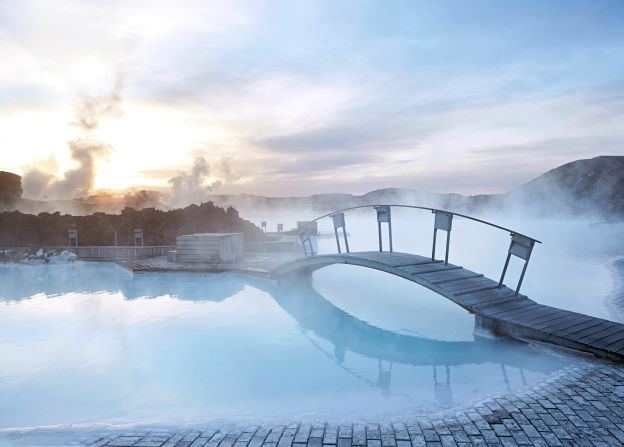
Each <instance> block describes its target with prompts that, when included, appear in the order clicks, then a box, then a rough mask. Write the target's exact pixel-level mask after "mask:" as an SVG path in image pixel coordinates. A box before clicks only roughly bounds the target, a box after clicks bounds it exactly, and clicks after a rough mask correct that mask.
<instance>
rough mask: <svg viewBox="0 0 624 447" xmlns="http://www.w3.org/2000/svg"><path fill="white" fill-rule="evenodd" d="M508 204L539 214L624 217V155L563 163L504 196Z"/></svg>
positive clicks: (503, 198) (504, 200)
mask: <svg viewBox="0 0 624 447" xmlns="http://www.w3.org/2000/svg"><path fill="white" fill-rule="evenodd" d="M502 200H503V202H504V203H505V204H506V205H507V206H522V207H526V208H528V209H531V210H533V211H535V212H538V213H556V214H561V213H565V214H588V213H590V214H599V215H613V216H616V215H617V216H624V156H600V157H595V158H591V159H588V160H576V161H573V162H571V163H566V164H565V165H562V166H559V167H558V168H555V169H552V170H550V171H548V172H547V173H545V174H542V175H540V176H539V177H537V178H535V179H533V180H531V181H530V182H528V183H525V184H524V185H522V186H520V187H518V188H516V189H514V190H512V191H510V192H508V193H507V194H505V195H504V196H503V197H502Z"/></svg>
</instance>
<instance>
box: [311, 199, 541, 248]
mask: <svg viewBox="0 0 624 447" xmlns="http://www.w3.org/2000/svg"><path fill="white" fill-rule="evenodd" d="M378 206H391V207H397V208H413V209H418V210H427V211H431V212H434V213H435V212H439V213H447V214H452V215H454V216H458V217H463V218H464V219H469V220H474V221H475V222H479V223H482V224H485V225H489V226H491V227H494V228H498V229H499V230H504V231H507V232H509V233H510V234H511V235H514V234H515V235H518V236H522V237H525V238H527V239H530V240H532V241H534V242H537V243H538V244H541V243H542V241H539V240H537V239H535V238H533V237H531V236H527V235H526V234H522V233H520V232H518V231H515V230H512V229H510V228H507V227H503V226H501V225H497V224H495V223H492V222H488V221H487V220H483V219H479V218H477V217H472V216H468V215H466V214H461V213H456V212H454V211H447V210H443V209H439V208H429V207H427V206H417V205H395V204H371V205H358V206H351V207H349V208H343V209H341V210H336V211H332V212H331V213H327V214H323V215H322V216H319V217H317V218H315V219H312V220H310V221H308V223H306V224H305V225H304V226H303V228H307V227H308V226H309V225H310V224H312V223H313V222H318V221H319V220H321V219H324V218H326V217H330V216H333V215H334V214H338V213H344V212H345V211H351V210H355V209H360V208H374V207H378Z"/></svg>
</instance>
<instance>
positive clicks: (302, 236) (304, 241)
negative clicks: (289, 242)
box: [299, 228, 314, 256]
mask: <svg viewBox="0 0 624 447" xmlns="http://www.w3.org/2000/svg"><path fill="white" fill-rule="evenodd" d="M299 240H300V241H301V245H303V253H304V254H305V255H306V256H314V245H312V236H311V235H310V231H309V230H308V229H307V228H304V229H303V231H301V232H300V233H299Z"/></svg>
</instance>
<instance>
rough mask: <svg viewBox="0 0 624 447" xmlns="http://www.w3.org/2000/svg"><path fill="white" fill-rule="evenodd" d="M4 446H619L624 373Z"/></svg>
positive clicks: (605, 366)
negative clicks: (283, 416)
mask: <svg viewBox="0 0 624 447" xmlns="http://www.w3.org/2000/svg"><path fill="white" fill-rule="evenodd" d="M4 445H85V446H92V447H103V446H109V447H202V446H203V447H304V446H309V447H350V446H362V447H419V446H472V445H482V446H485V445H497V446H501V445H502V446H516V445H538V446H568V445H570V446H572V445H578V446H612V445H624V368H623V367H621V366H619V365H615V364H612V363H607V362H595V363H594V362H592V363H591V364H590V363H588V364H586V365H582V366H581V367H575V368H570V369H568V370H567V371H566V372H565V373H563V374H562V375H561V376H559V377H557V378H554V379H551V380H548V381H547V382H544V383H542V384H541V385H539V386H537V387H534V388H531V389H530V390H527V391H524V392H521V393H519V394H511V395H504V396H500V397H497V398H492V399H489V400H487V401H485V402H483V403H482V404H479V405H476V406H474V407H468V408H463V409H460V410H457V409H455V410H454V411H452V412H449V413H448V414H446V415H441V416H440V417H439V418H437V419H430V420H423V419H418V420H410V419H406V420H405V421H400V422H395V423H381V424H378V423H366V422H356V423H352V424H332V423H301V424H299V423H292V424H285V425H276V426H251V427H247V428H243V429H231V428H230V429H223V428H222V429H218V428H216V427H215V428H207V429H187V430H179V431H178V430H175V429H174V430H171V429H156V430H155V429H152V430H151V431H141V430H133V431H130V430H123V429H107V430H102V431H94V430H88V431H87V430H82V431H81V430H79V429H74V430H70V429H36V430H31V431H22V432H4V433H2V432H0V446H4Z"/></svg>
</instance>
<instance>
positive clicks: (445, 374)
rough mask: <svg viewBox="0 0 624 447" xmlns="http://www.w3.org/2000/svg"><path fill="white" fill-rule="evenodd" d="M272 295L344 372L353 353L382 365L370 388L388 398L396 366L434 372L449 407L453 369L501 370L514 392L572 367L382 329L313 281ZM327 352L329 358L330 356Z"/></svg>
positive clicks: (509, 343) (292, 283)
mask: <svg viewBox="0 0 624 447" xmlns="http://www.w3.org/2000/svg"><path fill="white" fill-rule="evenodd" d="M259 287H262V285H260V286H259ZM270 291H271V296H273V298H274V299H275V300H276V301H277V303H278V304H279V305H280V306H281V307H282V308H283V309H284V310H285V311H286V312H287V313H288V314H289V315H291V316H292V317H293V318H294V319H295V320H296V321H297V322H298V323H299V325H300V328H301V331H302V333H303V334H304V335H306V336H308V334H309V333H310V332H312V333H313V334H314V335H316V336H318V337H321V338H323V339H325V340H326V341H328V342H329V343H331V344H332V345H333V347H334V348H333V358H334V360H335V362H336V363H337V364H338V365H339V366H341V367H344V364H345V359H346V354H347V353H348V352H351V353H355V354H359V355H363V356H365V357H368V358H371V359H375V360H377V365H378V368H377V372H378V374H377V378H376V379H374V380H366V382H367V383H369V384H370V385H372V386H375V387H377V388H379V389H380V390H381V392H382V394H384V395H389V394H390V392H391V382H392V368H393V365H394V364H402V365H410V366H431V368H432V378H433V381H432V383H433V388H434V392H435V396H436V400H437V401H438V403H439V404H441V405H443V406H448V405H451V404H452V403H453V398H452V389H451V368H450V367H451V366H454V367H459V366H465V365H475V364H485V363H495V364H499V365H500V373H501V376H502V378H503V381H504V383H505V385H506V388H507V390H511V389H512V388H513V387H518V386H522V385H526V384H527V381H526V377H525V373H524V370H525V369H528V370H530V371H534V372H540V373H544V374H548V373H552V372H553V371H556V370H558V369H560V368H562V367H564V366H566V364H568V363H569V360H563V359H561V358H556V357H552V356H547V355H541V354H538V353H537V352H536V351H535V349H534V348H533V347H531V346H530V345H528V344H526V343H522V342H517V341H514V340H511V339H496V340H493V339H489V338H484V337H480V336H476V337H475V339H474V341H441V340H433V339H429V338H425V337H421V336H414V335H406V334H401V333H397V332H393V331H388V330H385V329H381V328H378V327H376V326H374V325H372V324H369V323H367V322H366V321H362V320H360V319H358V318H356V317H354V316H353V315H350V314H348V313H347V312H345V311H343V310H341V309H339V308H338V307H336V306H335V305H334V304H332V303H331V302H330V301H329V300H328V299H326V298H325V297H324V296H322V295H321V294H319V293H318V292H317V291H316V290H315V289H314V287H313V283H312V280H311V277H310V276H307V277H305V276H299V277H297V278H294V279H293V278H291V279H290V280H285V281H282V282H281V283H280V284H279V285H277V286H274V287H271V290H270ZM314 344H315V346H317V348H318V349H322V348H321V347H320V345H319V344H317V343H314ZM324 352H325V353H326V354H328V352H327V350H324ZM508 368H513V369H514V370H517V371H518V372H519V378H520V381H521V383H515V384H512V383H511V382H510V378H509V375H508V374H507V369H508ZM347 369H348V368H347Z"/></svg>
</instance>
